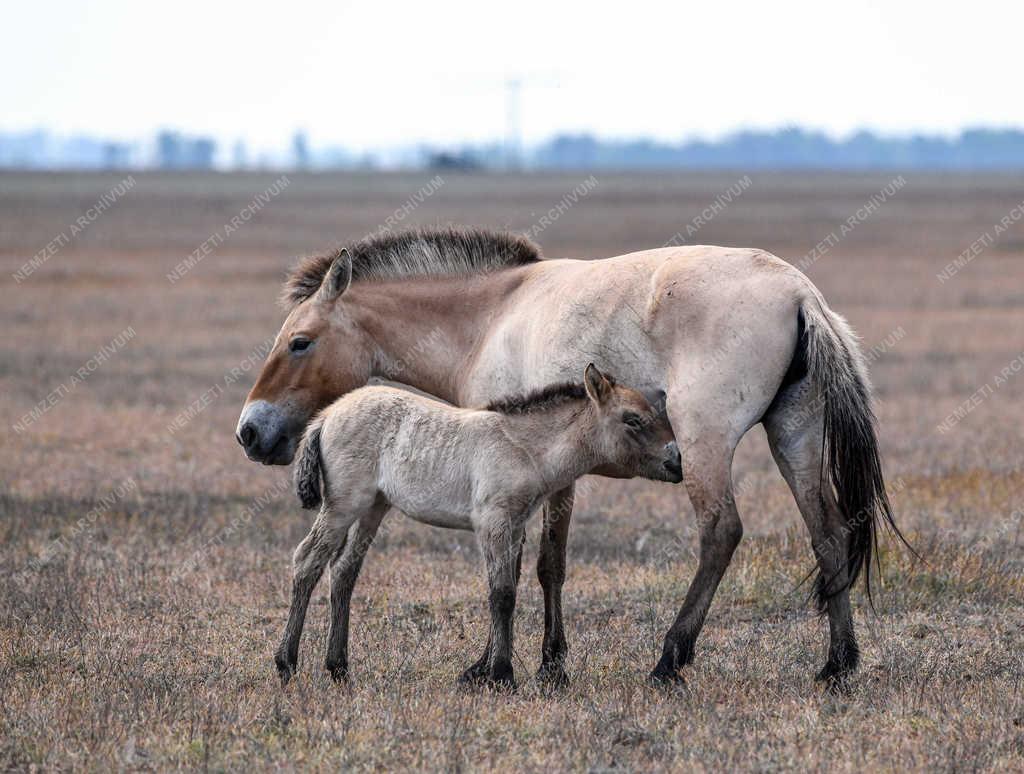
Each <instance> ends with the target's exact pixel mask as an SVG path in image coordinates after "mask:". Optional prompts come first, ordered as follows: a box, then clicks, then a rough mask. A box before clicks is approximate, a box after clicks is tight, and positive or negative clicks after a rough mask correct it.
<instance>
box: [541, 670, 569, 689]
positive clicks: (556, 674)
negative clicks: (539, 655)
mask: <svg viewBox="0 0 1024 774" xmlns="http://www.w3.org/2000/svg"><path fill="white" fill-rule="evenodd" d="M537 682H539V683H540V684H541V685H542V686H544V687H545V688H547V689H548V690H558V691H562V690H565V689H566V688H568V687H569V675H568V674H567V673H566V671H565V668H564V667H563V666H562V665H561V664H541V665H540V669H538V670H537Z"/></svg>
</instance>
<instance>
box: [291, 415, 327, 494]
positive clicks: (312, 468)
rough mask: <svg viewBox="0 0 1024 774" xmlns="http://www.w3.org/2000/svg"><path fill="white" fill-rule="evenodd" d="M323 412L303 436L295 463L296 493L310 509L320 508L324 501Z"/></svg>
mask: <svg viewBox="0 0 1024 774" xmlns="http://www.w3.org/2000/svg"><path fill="white" fill-rule="evenodd" d="M325 418H326V416H325V415H324V414H321V415H320V416H318V417H316V418H315V419H314V420H313V421H312V422H310V423H309V426H308V427H307V428H306V432H305V433H304V434H303V436H302V443H301V444H300V446H299V453H298V455H297V457H298V460H297V461H296V463H295V471H294V476H295V494H297V495H298V496H299V500H300V501H301V502H302V507H303V508H305V509H307V510H310V509H313V508H318V507H319V506H320V504H321V503H322V502H323V496H322V495H321V494H320V472H321V464H320V435H321V433H322V432H323V429H324V419H325Z"/></svg>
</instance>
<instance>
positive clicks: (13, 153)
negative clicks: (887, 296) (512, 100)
mask: <svg viewBox="0 0 1024 774" xmlns="http://www.w3.org/2000/svg"><path fill="white" fill-rule="evenodd" d="M215 167H216V168H221V169H311V170H326V169H355V168H362V169H375V168H388V169H392V168H407V169H408V168H428V169H446V170H464V171H467V172H471V171H474V170H480V169H507V168H510V167H511V168H526V169H722V168H731V169H739V170H750V169H847V170H856V169H898V170H905V169H936V170H1024V131H1020V130H1017V129H985V128H979V129H969V130H966V131H963V132H961V133H960V134H959V135H957V136H954V137H942V136H937V135H910V136H905V137H887V136H881V135H877V134H874V133H872V132H869V131H860V132H857V133H856V134H853V135H851V136H849V137H846V138H844V139H834V138H832V137H829V136H828V135H826V134H824V133H822V132H816V131H809V130H806V129H799V128H790V129H781V130H778V131H741V132H736V133H734V134H730V135H728V136H726V137H723V138H722V139H719V140H713V141H711V140H689V141H681V142H678V143H673V142H665V141H658V140H652V139H643V138H641V139H635V140H607V139H600V138H597V137H594V136H592V135H589V134H562V135H558V136H556V137H554V138H552V139H550V140H548V141H547V142H544V143H541V144H540V145H537V146H534V147H533V148H530V149H527V150H524V151H522V152H520V153H518V155H517V156H516V158H515V159H514V163H510V156H509V151H508V148H506V147H504V146H503V145H502V144H501V143H489V144H486V145H475V146H474V145H465V146H454V147H453V146H444V147H440V146H429V145H416V146H409V147H404V148H393V149H390V150H387V151H379V152H376V153H362V154H357V153H354V152H350V151H347V150H346V149H344V148H341V147H327V148H316V147H314V146H312V144H311V143H310V142H309V141H308V139H307V137H306V135H305V133H303V132H297V133H296V134H295V136H294V137H293V138H292V141H291V143H290V145H288V146H286V147H284V148H283V149H282V150H281V151H280V152H276V153H274V152H272V153H263V154H262V155H259V156H257V157H256V158H255V159H252V160H250V157H249V154H248V152H247V150H246V147H245V143H244V141H242V140H238V141H236V142H235V143H234V145H233V148H232V149H231V150H230V151H229V152H225V153H224V154H223V155H219V148H218V145H217V143H216V142H215V141H214V140H213V139H212V138H210V137H202V136H190V135H187V134H184V133H181V132H177V131H171V130H165V131H161V132H159V133H158V134H157V135H156V136H155V138H154V139H153V140H152V141H151V142H148V143H125V142H116V141H111V140H105V139H98V138H93V137H72V138H67V139H64V138H56V137H54V136H52V135H50V134H49V133H47V132H44V131H35V132H26V133H21V134H4V133H0V168H7V169H147V168H151V169H152V168H155V169H168V170H177V169H211V168H215Z"/></svg>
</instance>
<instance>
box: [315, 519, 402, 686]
mask: <svg viewBox="0 0 1024 774" xmlns="http://www.w3.org/2000/svg"><path fill="white" fill-rule="evenodd" d="M387 508H388V507H387V505H386V504H378V505H376V506H375V507H374V509H373V510H372V511H371V512H370V513H368V514H366V515H365V516H364V517H363V518H361V519H360V520H359V521H357V522H356V523H355V524H353V525H352V527H351V528H350V529H349V532H348V537H347V539H346V540H345V544H344V546H341V547H340V548H339V550H338V551H337V552H336V554H335V556H334V559H333V560H332V561H331V626H330V631H329V633H328V635H327V658H326V661H325V666H326V667H327V671H328V672H329V673H330V675H331V678H332V679H334V680H335V681H336V682H340V681H343V680H345V679H347V678H348V628H349V611H350V608H351V604H352V591H353V589H355V585H356V580H358V578H359V571H360V569H361V568H362V566H363V558H364V557H365V556H366V552H367V551H368V550H369V549H370V544H371V543H372V542H373V539H374V537H375V536H376V535H377V529H378V528H379V527H380V523H381V520H382V519H383V518H384V514H385V513H387Z"/></svg>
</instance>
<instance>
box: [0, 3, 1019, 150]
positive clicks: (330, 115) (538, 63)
mask: <svg viewBox="0 0 1024 774" xmlns="http://www.w3.org/2000/svg"><path fill="white" fill-rule="evenodd" d="M264 9H267V10H264ZM269 9H273V10H272V11H271V10H269ZM947 9H948V10H947ZM953 9H955V10H953ZM1022 29H1024V4H1022V3H1019V2H995V1H994V0H974V2H971V3H969V4H964V5H961V4H952V3H936V2H916V1H915V2H898V1H897V2H881V0H878V1H875V0H868V1H864V2H850V3H846V4H845V7H844V9H842V10H840V8H839V7H838V4H836V3H832V2H821V0H814V1H812V0H807V1H806V2H805V1H803V0H796V1H794V2H786V1H785V0H780V1H778V2H750V3H728V2H713V1H712V0H705V1H704V2H700V3H686V2H668V3H664V4H658V3H644V2H625V3H622V2H620V3H601V2H553V1H552V0H548V1H546V2H534V1H533V0H515V1H514V2H507V3H504V4H501V5H495V4H492V3H486V2H462V1H461V0H454V1H452V2H446V1H445V0H435V2H427V3H424V2H415V3H414V2H407V3H393V2H380V1H379V0H377V1H375V2H360V1H359V0H348V1H347V2H346V1H345V0H343V1H342V2H320V1H319V0H308V1H307V2H294V1H293V2H290V3H287V4H269V3H267V4H262V3H258V2H236V1H235V0H230V1H229V2H218V1H217V0H205V1H202V2H200V1H199V0H183V1H181V2H175V3H159V4H158V3H150V2H130V1H129V0H100V1H98V2H85V0H80V1H79V2H71V1H63V2H44V1H41V2H34V3H26V2H8V3H6V4H5V8H4V11H3V23H2V26H0V68H2V70H0V72H2V73H3V75H2V77H0V131H11V130H17V131H20V130H25V129H31V128H36V127H44V128H48V129H50V130H52V131H55V132H57V133H58V134H65V135H66V134H72V133H78V132H83V133H90V134H96V135H103V136H108V137H113V138H118V139H123V140H140V139H145V138H148V137H149V136H150V135H151V134H152V133H153V132H154V131H155V130H156V129H158V128H162V127H172V128H178V129H181V130H184V131H187V132H191V133H205V134H211V135H213V136H215V137H216V138H217V139H218V140H220V141H222V142H231V141H233V140H234V139H236V138H238V137H243V138H245V139H246V141H247V142H249V143H250V145H251V146H252V147H253V148H254V149H260V148H280V147H283V146H285V145H286V144H287V143H288V141H289V138H290V137H291V135H292V133H293V132H294V131H295V130H296V129H297V128H303V129H305V130H306V131H307V132H308V134H309V136H310V139H311V141H312V143H313V144H314V145H317V146H323V145H344V146H347V147H350V148H353V149H357V150H362V149H370V148H387V147H392V146H396V145H407V144H411V143H414V142H418V141H424V142H432V143H440V144H445V143H458V142H462V141H470V142H480V141H486V140H496V139H500V138H502V137H503V136H504V134H505V128H506V98H505V84H506V81H507V80H508V79H509V78H513V77H519V78H521V79H522V87H521V96H520V124H521V129H522V133H523V137H524V138H525V140H526V141H527V142H528V143H532V142H537V141H540V140H543V139H545V138H547V137H549V136H551V135H552V134H554V133H556V132H579V131H587V132H591V133H594V134H597V135H599V136H603V137H637V136H650V137H655V138H659V139H666V140H679V139H682V138H690V137H695V136H701V137H717V136H720V135H722V134H724V133H726V132H729V131H732V130H735V129H739V128H777V127H780V126H785V125H793V124H798V125H801V126H805V127H809V128H815V129H822V130H825V131H827V132H829V133H830V134H833V135H838V136H841V135H844V134H847V133H849V132H851V131H853V130H854V129H857V128H861V127H865V128H870V129H874V130H878V131H882V132H885V133H889V134H903V133H907V132H911V131H925V132H941V133H953V132H955V131H957V130H959V129H961V128H963V127H965V126H976V125H991V126H1000V127H1002V126H1013V127H1024V99H1022V98H1021V86H1020V75H1021V61H1022V59H1021V31H1022Z"/></svg>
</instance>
